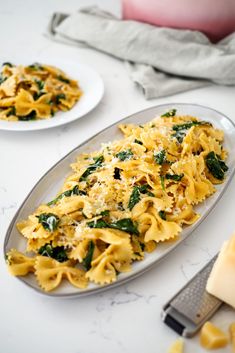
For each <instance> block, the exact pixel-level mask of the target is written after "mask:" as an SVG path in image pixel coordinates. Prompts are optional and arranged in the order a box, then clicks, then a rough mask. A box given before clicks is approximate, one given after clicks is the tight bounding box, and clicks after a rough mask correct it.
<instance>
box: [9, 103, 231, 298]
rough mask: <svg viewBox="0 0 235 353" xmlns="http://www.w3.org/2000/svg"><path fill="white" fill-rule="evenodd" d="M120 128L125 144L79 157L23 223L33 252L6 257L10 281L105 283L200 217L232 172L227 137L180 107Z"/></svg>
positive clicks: (111, 144) (22, 229) (105, 146)
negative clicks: (18, 278)
mask: <svg viewBox="0 0 235 353" xmlns="http://www.w3.org/2000/svg"><path fill="white" fill-rule="evenodd" d="M119 128H120V129H121V131H122V133H123V134H124V137H123V138H122V139H121V140H118V141H113V142H109V143H106V144H102V146H101V148H100V150H99V151H96V152H92V153H89V154H82V155H79V156H78V157H77V159H76V161H75V162H74V163H73V164H72V165H71V168H72V171H73V172H72V173H71V175H69V176H68V177H67V179H66V180H65V182H64V184H63V187H62V188H61V190H60V191H59V193H58V194H57V195H56V197H55V198H54V199H52V200H50V201H49V202H48V203H47V204H42V205H40V206H39V207H38V208H37V209H36V210H35V212H34V213H33V214H31V215H29V217H28V219H26V220H23V221H20V222H19V223H18V225H17V228H18V230H19V232H20V233H21V235H22V236H23V237H25V239H26V241H27V245H26V253H28V254H27V255H26V254H23V253H21V252H19V251H18V250H16V249H11V250H10V251H9V252H8V254H7V264H8V268H9V270H10V272H11V273H12V274H13V275H15V276H25V275H27V274H28V273H30V272H32V273H34V274H35V276H36V279H37V282H38V284H39V285H40V287H41V288H42V289H43V290H45V291H51V290H53V289H55V288H57V287H58V286H59V285H60V283H61V281H62V280H63V279H67V280H68V281H69V282H70V283H71V284H72V285H73V286H76V287H78V288H85V287H87V285H88V284H89V282H93V283H96V284H98V285H105V284H109V283H112V282H114V281H116V279H117V277H118V275H119V273H122V272H127V271H131V267H132V265H133V263H134V262H135V261H142V260H144V257H145V253H146V252H152V251H157V250H158V246H159V244H161V243H162V242H168V241H177V239H178V238H179V236H180V233H181V231H182V229H183V227H185V226H189V225H191V224H193V223H194V222H196V221H197V220H198V219H199V217H200V215H199V214H198V213H197V212H196V210H195V205H197V204H199V203H202V202H204V200H205V199H206V198H208V197H209V196H210V195H212V194H213V193H214V192H216V188H215V185H216V184H219V183H222V182H223V180H224V178H225V173H226V171H227V170H228V167H227V165H226V164H225V160H226V159H227V152H226V150H225V149H224V147H223V140H224V133H223V131H221V130H218V129H216V128H214V127H213V126H212V124H211V123H210V122H208V121H202V120H199V119H198V118H196V117H193V116H180V115H177V111H176V110H175V109H172V110H170V111H168V112H166V113H165V114H163V115H161V116H158V117H156V118H155V119H154V120H152V121H150V122H147V123H145V124H143V125H133V124H121V125H120V126H119ZM155 249H156V250H155Z"/></svg>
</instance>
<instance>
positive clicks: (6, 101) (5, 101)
mask: <svg viewBox="0 0 235 353" xmlns="http://www.w3.org/2000/svg"><path fill="white" fill-rule="evenodd" d="M15 100H16V98H15V97H12V98H2V99H0V108H9V107H12V106H14V104H15Z"/></svg>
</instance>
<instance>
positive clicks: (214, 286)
mask: <svg viewBox="0 0 235 353" xmlns="http://www.w3.org/2000/svg"><path fill="white" fill-rule="evenodd" d="M206 290H207V292H208V293H210V294H212V295H214V296H215V297H217V298H219V299H220V300H222V301H223V302H225V303H227V304H229V305H231V306H232V307H233V308H235V235H233V236H232V237H231V239H230V240H228V241H226V242H224V244H223V246H222V248H221V251H220V253H219V255H218V258H217V260H216V262H215V264H214V266H213V268H212V271H211V273H210V276H209V278H208V281H207V285H206Z"/></svg>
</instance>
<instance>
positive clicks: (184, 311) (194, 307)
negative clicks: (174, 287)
mask: <svg viewBox="0 0 235 353" xmlns="http://www.w3.org/2000/svg"><path fill="white" fill-rule="evenodd" d="M216 258H217V255H216V256H215V257H214V258H213V259H212V260H211V261H210V262H209V263H208V264H207V265H206V266H205V267H204V268H203V269H202V270H201V271H199V272H198V273H197V274H196V275H195V276H194V277H193V278H192V279H191V280H190V281H189V282H188V283H187V284H186V285H185V286H184V287H183V288H182V289H181V290H180V291H179V292H178V293H177V294H176V295H175V296H174V297H173V298H172V299H171V300H170V301H169V302H168V303H167V304H166V305H165V306H164V307H163V311H162V319H163V321H164V322H165V323H166V324H167V325H168V326H169V327H171V328H172V329H173V330H175V331H176V332H177V333H179V334H180V335H182V336H184V337H192V336H193V335H194V334H195V333H196V332H197V331H198V330H199V329H200V327H201V326H202V325H203V323H204V322H205V321H207V320H208V319H209V318H210V317H211V316H212V315H213V314H214V313H215V312H216V310H217V309H218V308H219V307H220V306H221V304H222V301H221V300H219V299H217V298H216V297H214V296H213V295H211V294H209V293H207V292H206V289H205V288H206V283H207V279H208V277H209V274H210V272H211V270H212V267H213V265H214V263H215V260H216Z"/></svg>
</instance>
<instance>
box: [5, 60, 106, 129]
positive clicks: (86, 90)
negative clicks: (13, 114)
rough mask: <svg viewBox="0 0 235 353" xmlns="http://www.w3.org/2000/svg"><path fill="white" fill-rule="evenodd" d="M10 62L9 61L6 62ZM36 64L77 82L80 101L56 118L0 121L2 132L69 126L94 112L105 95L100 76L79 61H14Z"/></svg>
mask: <svg viewBox="0 0 235 353" xmlns="http://www.w3.org/2000/svg"><path fill="white" fill-rule="evenodd" d="M5 61H8V60H5ZM34 62H40V63H41V64H48V65H53V66H56V67H57V68H59V69H61V70H62V71H64V72H65V74H67V75H68V76H70V77H71V78H72V79H74V80H77V81H78V82H79V85H80V87H81V89H82V91H83V95H82V96H81V98H80V99H79V101H78V102H77V103H76V104H75V105H74V106H73V108H72V109H71V110H68V111H67V112H62V111H60V112H57V113H56V114H55V116H54V117H52V118H49V119H41V120H30V121H4V120H0V130H8V131H33V130H42V129H48V128H52V127H57V126H60V125H64V124H68V123H70V122H72V121H74V120H77V119H79V118H82V117H83V116H84V115H86V114H87V113H89V112H90V111H91V110H93V109H94V108H95V107H96V106H97V104H98V103H99V102H100V100H101V99H102V97H103V94H104V84H103V80H102V78H101V77H100V75H99V74H98V73H97V72H96V71H95V70H93V69H92V68H91V67H89V66H87V65H84V64H81V63H79V62H77V61H67V60H66V61H63V60H60V59H57V58H44V59H38V60H37V59H36V60H35V58H27V59H26V58H16V59H15V60H14V59H12V63H13V64H14V65H30V64H32V63H34Z"/></svg>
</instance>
